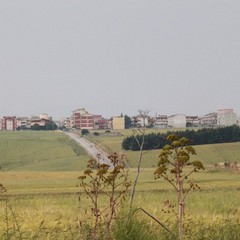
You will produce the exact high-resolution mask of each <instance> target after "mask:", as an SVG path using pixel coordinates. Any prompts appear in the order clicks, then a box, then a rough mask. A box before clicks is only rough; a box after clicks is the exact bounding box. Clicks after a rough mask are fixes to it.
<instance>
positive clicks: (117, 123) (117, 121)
mask: <svg viewBox="0 0 240 240" xmlns="http://www.w3.org/2000/svg"><path fill="white" fill-rule="evenodd" d="M112 129H116V130H121V129H125V118H124V117H113V118H112Z"/></svg>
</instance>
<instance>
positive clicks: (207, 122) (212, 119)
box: [199, 112, 218, 127]
mask: <svg viewBox="0 0 240 240" xmlns="http://www.w3.org/2000/svg"><path fill="white" fill-rule="evenodd" d="M217 116H218V114H217V112H212V113H208V114H206V115H204V116H203V117H201V118H200V119H199V123H200V125H201V126H202V127H216V126H217Z"/></svg>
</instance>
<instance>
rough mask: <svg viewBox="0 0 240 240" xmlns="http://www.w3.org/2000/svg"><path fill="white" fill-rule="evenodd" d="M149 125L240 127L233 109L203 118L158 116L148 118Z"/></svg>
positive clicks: (168, 126) (169, 126)
mask: <svg viewBox="0 0 240 240" xmlns="http://www.w3.org/2000/svg"><path fill="white" fill-rule="evenodd" d="M135 118H136V117H135ZM139 118H140V119H139ZM138 119H139V120H138V122H137V123H138V125H139V126H141V124H140V123H141V122H142V119H141V116H138ZM149 123H150V124H152V125H151V126H152V127H154V128H186V127H225V126H231V125H238V124H239V120H238V118H237V114H236V113H235V112H234V111H233V109H219V110H218V111H217V112H212V113H209V114H206V115H204V116H201V117H199V116H187V115H184V114H175V115H171V116H167V115H158V116H156V117H154V118H148V119H147V121H146V124H147V125H148V126H149Z"/></svg>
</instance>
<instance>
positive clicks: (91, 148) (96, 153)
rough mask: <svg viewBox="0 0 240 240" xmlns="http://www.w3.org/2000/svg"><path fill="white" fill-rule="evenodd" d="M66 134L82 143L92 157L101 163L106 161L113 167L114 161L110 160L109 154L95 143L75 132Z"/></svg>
mask: <svg viewBox="0 0 240 240" xmlns="http://www.w3.org/2000/svg"><path fill="white" fill-rule="evenodd" d="M65 134H67V135H68V136H69V137H70V138H72V139H73V140H75V141H76V142H77V143H78V144H80V145H81V146H82V147H83V148H84V149H85V150H86V151H87V152H88V153H89V154H90V155H91V156H92V157H94V158H95V159H97V160H99V162H100V163H105V164H108V165H109V166H110V167H112V163H111V162H110V160H109V158H108V156H107V154H106V153H104V152H103V151H102V150H100V149H98V148H97V147H96V146H95V144H94V143H92V142H90V141H89V140H87V139H86V138H85V137H81V136H79V135H78V134H76V133H73V132H65Z"/></svg>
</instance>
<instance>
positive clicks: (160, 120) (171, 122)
mask: <svg viewBox="0 0 240 240" xmlns="http://www.w3.org/2000/svg"><path fill="white" fill-rule="evenodd" d="M128 118H129V119H130V126H131V127H144V126H145V127H153V128H185V127H223V126H231V125H238V124H239V120H238V118H237V114H236V113H235V112H234V110H233V109H219V110H218V111H217V112H212V113H209V114H206V115H204V116H201V117H199V116H187V115H184V114H175V115H171V116H167V115H156V116H154V117H152V116H149V115H148V114H147V113H145V114H142V113H140V114H139V115H136V116H132V117H128ZM125 120H126V117H124V116H122V115H121V116H117V117H112V118H111V119H105V118H103V117H102V115H95V114H91V113H89V112H88V111H87V110H86V109H85V108H80V109H76V110H74V111H73V112H72V115H71V117H68V118H64V119H61V120H59V121H55V124H56V125H57V126H58V127H59V128H62V129H89V130H91V129H96V130H97V129H118V130H120V129H125V127H126V122H125ZM51 122H52V118H51V117H49V116H48V114H41V115H39V116H32V117H30V118H28V117H16V116H4V117H3V118H2V119H0V129H2V130H28V129H32V127H33V126H34V125H38V126H44V125H46V124H47V123H51ZM128 123H129V121H128ZM130 126H129V124H128V127H130Z"/></svg>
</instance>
